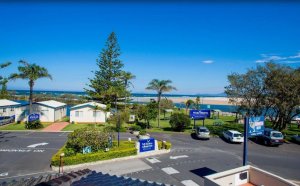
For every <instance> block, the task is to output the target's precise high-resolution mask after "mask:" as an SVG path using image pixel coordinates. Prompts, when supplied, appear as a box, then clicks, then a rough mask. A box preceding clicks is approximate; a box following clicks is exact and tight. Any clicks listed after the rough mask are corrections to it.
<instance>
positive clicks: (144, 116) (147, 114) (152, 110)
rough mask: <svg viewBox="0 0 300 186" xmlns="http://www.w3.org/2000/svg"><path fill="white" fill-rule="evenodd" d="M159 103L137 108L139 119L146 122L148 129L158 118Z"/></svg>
mask: <svg viewBox="0 0 300 186" xmlns="http://www.w3.org/2000/svg"><path fill="white" fill-rule="evenodd" d="M157 113H158V110H157V103H156V102H155V101H151V102H149V103H148V104H147V105H139V106H138V108H137V117H138V119H139V120H145V122H146V124H147V128H148V129H149V128H150V121H151V120H154V119H156V117H157Z"/></svg>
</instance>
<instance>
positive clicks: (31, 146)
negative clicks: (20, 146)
mask: <svg viewBox="0 0 300 186" xmlns="http://www.w3.org/2000/svg"><path fill="white" fill-rule="evenodd" d="M44 145H48V143H46V142H44V143H36V144H32V145H29V146H27V147H28V148H35V147H37V146H44Z"/></svg>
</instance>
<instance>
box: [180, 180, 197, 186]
mask: <svg viewBox="0 0 300 186" xmlns="http://www.w3.org/2000/svg"><path fill="white" fill-rule="evenodd" d="M181 183H182V184H183V185H185V186H199V185H198V184H197V183H195V182H194V181H193V180H183V181H182V182H181Z"/></svg>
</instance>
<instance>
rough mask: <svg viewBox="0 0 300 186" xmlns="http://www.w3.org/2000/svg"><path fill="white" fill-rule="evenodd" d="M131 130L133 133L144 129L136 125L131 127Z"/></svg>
mask: <svg viewBox="0 0 300 186" xmlns="http://www.w3.org/2000/svg"><path fill="white" fill-rule="evenodd" d="M131 130H132V131H141V130H142V127H140V126H138V125H134V126H132V127H131Z"/></svg>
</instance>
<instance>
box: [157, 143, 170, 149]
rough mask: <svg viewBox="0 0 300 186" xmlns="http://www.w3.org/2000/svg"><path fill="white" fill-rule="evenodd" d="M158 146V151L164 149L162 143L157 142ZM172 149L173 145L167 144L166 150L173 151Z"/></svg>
mask: <svg viewBox="0 0 300 186" xmlns="http://www.w3.org/2000/svg"><path fill="white" fill-rule="evenodd" d="M157 145H158V149H159V150H161V149H163V148H162V147H163V146H162V141H158V142H157ZM171 147H172V144H171V143H170V142H166V146H165V149H167V150H168V149H171Z"/></svg>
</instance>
